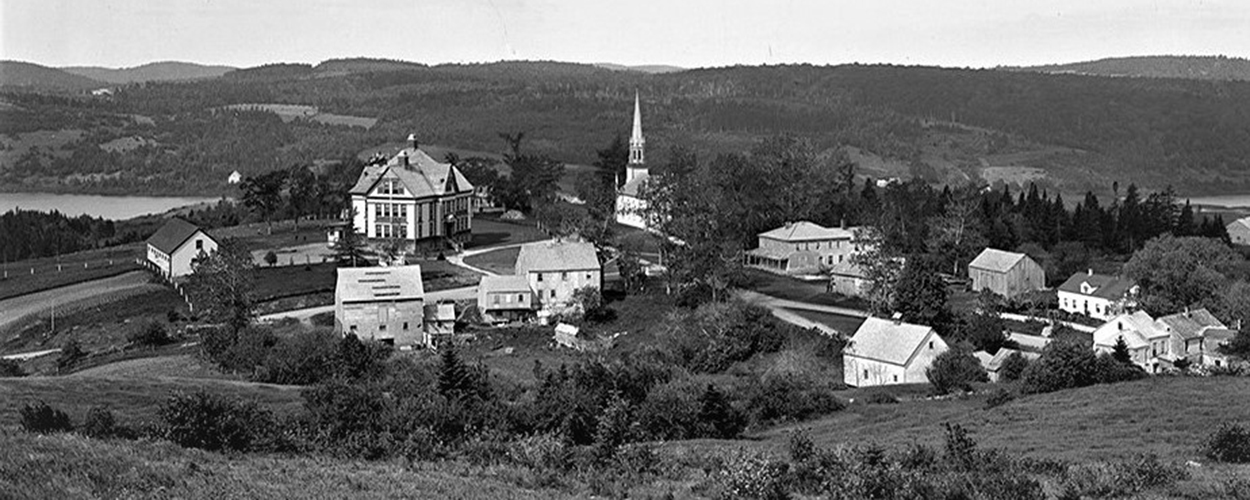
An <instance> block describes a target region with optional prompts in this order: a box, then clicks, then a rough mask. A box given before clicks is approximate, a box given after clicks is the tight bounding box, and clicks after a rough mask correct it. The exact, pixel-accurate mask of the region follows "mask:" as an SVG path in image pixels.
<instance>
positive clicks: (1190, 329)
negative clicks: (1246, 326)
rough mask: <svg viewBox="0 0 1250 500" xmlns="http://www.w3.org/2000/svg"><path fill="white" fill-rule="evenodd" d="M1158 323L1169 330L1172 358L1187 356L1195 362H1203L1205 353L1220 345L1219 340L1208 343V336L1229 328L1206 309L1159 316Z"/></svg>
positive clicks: (1169, 349)
mask: <svg viewBox="0 0 1250 500" xmlns="http://www.w3.org/2000/svg"><path fill="white" fill-rule="evenodd" d="M1156 323H1158V324H1159V326H1161V327H1163V329H1164V330H1165V331H1167V332H1168V341H1169V345H1168V352H1169V353H1170V354H1171V355H1172V358H1173V359H1181V358H1185V359H1187V360H1188V361H1189V362H1190V363H1193V364H1200V363H1203V362H1204V361H1205V360H1206V358H1205V357H1204V356H1205V354H1206V353H1207V352H1208V351H1215V350H1216V348H1217V347H1218V346H1219V342H1218V341H1215V342H1212V343H1208V342H1207V337H1208V336H1210V335H1211V333H1212V332H1213V331H1215V330H1227V329H1228V327H1227V326H1225V325H1224V323H1223V322H1221V321H1220V320H1219V319H1216V317H1215V316H1214V315H1212V314H1211V312H1210V311H1207V310H1206V309H1197V310H1193V311H1190V310H1186V311H1185V312H1180V313H1176V314H1171V315H1168V316H1164V317H1162V318H1159V319H1158V320H1156Z"/></svg>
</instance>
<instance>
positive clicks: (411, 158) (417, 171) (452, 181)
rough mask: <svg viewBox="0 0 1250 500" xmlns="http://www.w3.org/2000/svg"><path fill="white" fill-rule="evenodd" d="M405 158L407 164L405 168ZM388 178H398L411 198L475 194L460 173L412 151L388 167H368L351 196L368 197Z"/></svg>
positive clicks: (400, 155)
mask: <svg viewBox="0 0 1250 500" xmlns="http://www.w3.org/2000/svg"><path fill="white" fill-rule="evenodd" d="M404 158H407V160H408V163H407V164H406V165H405V164H404ZM388 174H389V175H393V176H394V177H396V178H398V179H399V181H400V183H402V184H403V185H404V189H406V190H407V191H408V193H409V196H410V197H412V198H425V197H428V196H442V195H448V194H459V193H466V192H472V191H473V185H472V184H470V183H469V180H468V179H466V178H465V177H464V174H462V173H460V170H459V169H457V168H456V167H453V166H451V164H448V163H440V162H438V161H436V160H435V159H433V158H430V155H428V154H426V153H425V152H424V151H421V150H420V149H417V148H412V147H409V148H404V149H402V150H400V152H399V153H398V154H396V155H395V156H394V157H393V158H391V160H390V161H388V162H387V163H386V164H385V165H370V166H366V167H365V169H364V170H363V171H362V172H361V173H360V178H359V179H357V180H356V185H355V186H352V189H351V191H350V193H351V194H360V195H368V194H369V193H370V192H371V191H373V188H374V187H375V186H377V184H378V181H380V180H382V179H383V178H384V177H387V176H388Z"/></svg>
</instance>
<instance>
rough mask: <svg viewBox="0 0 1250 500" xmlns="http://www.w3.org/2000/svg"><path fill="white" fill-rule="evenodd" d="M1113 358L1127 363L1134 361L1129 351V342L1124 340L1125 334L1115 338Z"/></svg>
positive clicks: (1112, 351)
mask: <svg viewBox="0 0 1250 500" xmlns="http://www.w3.org/2000/svg"><path fill="white" fill-rule="evenodd" d="M1111 359H1114V360H1116V361H1119V362H1121V363H1125V364H1128V363H1132V362H1133V357H1132V355H1131V354H1129V352H1128V344H1126V343H1125V342H1124V337H1123V336H1121V337H1119V338H1117V339H1115V347H1114V348H1112V350H1111Z"/></svg>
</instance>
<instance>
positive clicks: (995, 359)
mask: <svg viewBox="0 0 1250 500" xmlns="http://www.w3.org/2000/svg"><path fill="white" fill-rule="evenodd" d="M1017 353H1018V354H1020V356H1022V357H1023V358H1024V359H1025V360H1026V361H1030V362H1031V361H1033V360H1036V359H1037V358H1040V357H1042V355H1041V354H1039V353H1036V352H1028V351H1017V350H1015V349H1006V348H1003V349H999V350H998V352H996V353H994V354H990V353H988V352H985V351H977V352H974V353H972V355H973V356H975V357H976V358H977V361H980V362H981V368H984V369H985V374H986V375H987V376H989V379H990V382H998V380H999V373H998V372H999V370H1001V369H1002V367H1003V362H1004V361H1007V358H1008V357H1010V356H1011V355H1012V354H1017Z"/></svg>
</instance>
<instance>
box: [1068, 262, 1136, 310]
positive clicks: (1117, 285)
mask: <svg viewBox="0 0 1250 500" xmlns="http://www.w3.org/2000/svg"><path fill="white" fill-rule="evenodd" d="M1137 290H1138V287H1137V283H1135V282H1134V281H1133V280H1130V279H1126V278H1118V277H1115V276H1107V275H1104V274H1094V271H1093V270H1089V271H1086V272H1083V273H1076V274H1073V275H1072V277H1070V278H1068V280H1067V281H1064V282H1063V284H1062V285H1059V290H1058V295H1059V309H1060V310H1062V311H1067V312H1070V313H1073V314H1083V315H1085V316H1089V317H1091V318H1096V319H1102V320H1107V319H1111V318H1113V317H1115V316H1117V315H1119V314H1122V313H1124V312H1125V311H1126V310H1127V309H1129V308H1131V307H1133V306H1134V300H1133V298H1134V297H1136V296H1137Z"/></svg>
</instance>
